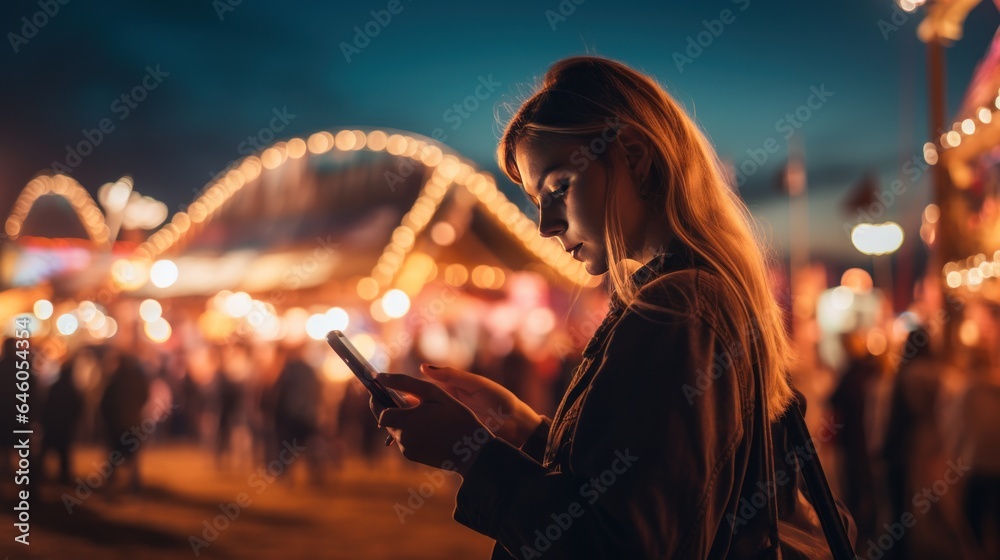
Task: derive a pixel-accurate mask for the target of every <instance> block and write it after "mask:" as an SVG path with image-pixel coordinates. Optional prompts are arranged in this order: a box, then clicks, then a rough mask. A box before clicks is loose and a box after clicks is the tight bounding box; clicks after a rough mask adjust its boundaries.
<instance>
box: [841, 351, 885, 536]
mask: <svg viewBox="0 0 1000 560" xmlns="http://www.w3.org/2000/svg"><path fill="white" fill-rule="evenodd" d="M842 340H843V342H844V349H845V350H846V351H847V354H848V363H847V369H846V370H845V371H844V375H843V377H841V379H840V384H839V385H838V386H837V390H836V391H834V393H833V395H831V397H830V405H831V406H832V407H833V412H834V415H835V421H836V423H837V424H843V427H842V428H840V431H839V432H838V433H837V436H836V437H837V441H838V443H839V444H840V448H841V451H842V453H843V457H844V468H843V474H844V477H843V478H844V485H843V488H844V490H843V493H844V503H846V504H847V507H848V509H849V510H850V511H851V513H852V514H853V515H854V519H855V521H856V523H857V527H858V542H859V543H863V542H866V540H867V539H868V538H869V537H871V535H872V533H873V531H874V530H875V522H876V516H877V510H876V505H877V502H876V501H875V499H874V492H875V480H874V475H873V473H872V468H871V460H870V457H869V454H868V433H867V430H868V421H869V419H868V414H867V410H866V408H867V406H866V404H867V401H868V397H869V395H871V393H872V390H873V387H874V384H875V383H877V382H878V379H879V377H880V374H881V366H880V365H879V363H878V361H877V360H876V359H875V356H872V355H871V354H870V353H869V352H868V349H867V348H866V347H865V340H864V337H863V335H862V334H861V333H859V332H850V333H845V334H844V336H843V337H842Z"/></svg>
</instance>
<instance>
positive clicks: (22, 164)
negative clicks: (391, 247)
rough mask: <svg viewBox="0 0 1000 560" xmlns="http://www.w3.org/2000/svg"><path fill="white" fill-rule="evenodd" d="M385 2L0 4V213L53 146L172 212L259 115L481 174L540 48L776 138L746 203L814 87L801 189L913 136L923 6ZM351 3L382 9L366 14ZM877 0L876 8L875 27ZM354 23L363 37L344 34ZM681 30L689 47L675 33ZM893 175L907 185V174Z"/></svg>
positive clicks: (835, 192)
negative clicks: (104, 128) (407, 141)
mask: <svg viewBox="0 0 1000 560" xmlns="http://www.w3.org/2000/svg"><path fill="white" fill-rule="evenodd" d="M52 1H53V3H56V2H55V0H52ZM578 1H579V0H578ZM43 3H44V2H43ZM391 4H392V3H390V2H388V1H387V0H378V1H368V2H352V3H330V2H301V1H290V2H284V3H281V4H280V5H279V4H278V3H265V2H259V1H252V0H242V1H239V0H218V1H216V2H214V3H213V2H209V1H207V0H206V1H203V2H194V3H179V2H98V3H85V2H76V1H72V0H70V1H69V2H68V3H66V4H65V5H59V6H58V13H56V14H55V15H54V16H51V17H46V18H42V16H37V17H35V16H34V14H35V13H36V12H39V11H40V10H41V9H42V8H40V4H39V2H37V1H34V2H10V3H5V5H4V7H3V17H2V21H3V31H4V33H5V36H6V42H5V45H4V47H3V49H0V50H2V51H3V54H2V55H0V60H2V64H3V70H4V71H3V74H2V75H3V84H4V87H3V90H2V92H0V95H2V96H3V100H4V104H3V105H4V108H5V119H4V120H5V122H4V125H3V127H2V128H0V183H2V192H3V194H2V197H0V211H2V212H3V214H4V216H6V214H7V212H8V211H9V208H10V205H11V204H12V203H13V200H14V197H15V196H16V193H17V192H18V191H19V190H20V189H21V188H22V187H23V186H24V184H25V183H26V182H27V181H28V180H29V179H30V178H31V177H32V176H33V175H34V174H36V173H38V172H40V171H43V170H47V169H51V168H52V166H53V164H54V163H69V164H71V165H70V167H71V168H72V175H73V176H74V177H75V178H76V179H77V180H79V181H80V182H81V183H82V184H83V185H84V186H85V187H86V188H88V190H90V191H91V192H95V191H96V189H97V188H98V187H99V186H100V185H101V184H102V183H105V182H108V181H112V180H114V179H116V178H117V177H119V176H121V175H123V174H131V175H132V176H133V177H134V179H135V184H136V189H137V190H138V191H139V192H141V193H143V194H148V195H152V196H154V197H157V198H160V199H162V200H164V201H165V202H166V203H167V204H168V206H170V208H171V210H172V211H176V210H178V209H179V208H180V207H181V206H182V205H184V204H186V203H188V202H190V201H191V199H192V198H193V197H194V194H195V192H196V191H198V190H200V189H201V188H202V187H203V186H204V185H205V183H206V182H207V181H208V180H209V179H210V178H211V176H212V175H213V174H214V173H217V172H219V171H222V170H223V169H224V168H225V167H226V166H227V164H229V163H230V162H232V161H233V160H237V159H239V158H242V157H243V156H244V155H247V154H248V153H250V151H252V150H253V148H252V147H251V144H252V143H247V139H248V137H251V138H252V137H262V131H264V130H266V129H268V128H269V127H270V126H271V125H272V123H274V124H276V125H277V127H280V128H281V129H280V130H276V131H275V133H274V135H275V137H276V139H283V138H288V137H291V136H295V135H307V134H309V133H311V132H315V131H317V130H337V129H339V128H341V127H344V126H350V127H387V128H394V129H401V130H406V131H411V132H415V133H418V134H423V135H426V136H433V135H435V130H437V129H439V130H438V132H437V136H438V137H442V136H441V135H442V134H444V135H446V138H444V143H445V144H447V145H448V146H450V147H451V148H453V149H455V150H456V151H458V152H459V153H460V154H462V155H464V156H465V157H468V158H470V159H472V160H474V161H475V162H476V163H478V164H479V165H480V166H481V167H482V168H483V169H486V170H488V171H491V172H493V173H494V174H496V175H499V172H498V171H497V166H496V163H495V161H494V157H493V152H494V148H495V145H496V139H497V136H498V134H499V129H500V127H501V124H499V123H498V120H497V115H498V113H499V114H500V115H501V117H502V115H503V114H504V111H503V110H502V109H501V106H502V104H504V103H515V104H516V103H517V102H518V100H520V99H522V98H523V97H525V96H526V95H527V94H529V93H530V92H531V89H532V86H533V84H534V83H535V80H536V78H539V77H540V76H541V75H542V74H543V73H544V72H545V70H546V68H547V67H548V66H549V65H550V64H551V63H552V62H554V61H556V60H558V59H560V58H562V57H566V56H571V55H575V54H582V53H592V54H598V55H603V56H608V57H611V58H614V59H617V60H621V61H623V62H625V63H627V64H629V65H632V66H634V67H636V68H638V69H640V70H643V71H645V72H648V73H650V74H652V75H653V76H655V77H656V78H657V79H658V80H659V81H660V83H661V84H663V85H664V86H665V87H666V88H667V90H668V91H669V92H670V93H671V94H672V95H674V96H675V97H676V98H678V99H679V100H680V101H681V102H682V103H683V104H684V105H685V106H686V107H687V108H688V110H689V111H691V112H692V113H693V114H694V115H695V116H696V118H697V120H698V122H699V123H700V124H701V126H702V127H703V128H704V130H705V131H706V132H707V133H708V134H709V136H710V138H711V140H712V141H713V143H714V144H715V146H716V147H717V149H718V150H719V152H720V155H722V157H723V158H725V159H727V160H730V161H732V162H734V163H735V164H737V165H739V164H740V163H741V162H743V161H745V160H746V159H747V158H748V157H749V156H748V155H747V150H753V149H757V148H760V147H761V146H763V145H764V143H765V142H766V141H767V140H768V139H770V138H774V139H776V140H778V141H779V144H780V145H781V150H780V151H779V152H778V153H776V154H773V155H770V156H769V158H768V161H766V162H765V164H764V165H763V167H762V168H761V170H760V171H757V172H756V173H754V174H752V175H751V176H750V177H748V179H747V180H746V182H745V183H744V184H743V185H742V187H741V193H742V194H743V196H744V197H745V198H746V199H747V200H748V201H750V202H751V207H752V208H753V207H754V205H766V204H768V203H769V201H775V200H778V198H777V197H778V196H779V195H778V194H777V193H776V191H775V190H774V187H773V186H772V183H773V180H774V175H775V173H776V170H777V169H778V166H779V165H780V164H781V163H782V162H783V161H784V159H785V152H784V146H785V140H784V134H783V130H786V129H787V126H788V124H787V121H785V120H783V119H785V118H786V114H788V113H792V112H794V111H795V110H796V109H797V108H798V107H799V106H801V105H803V104H805V103H806V102H807V101H808V100H809V98H810V95H813V93H814V92H816V91H825V92H828V93H829V95H824V96H823V100H822V101H821V103H820V105H819V108H818V109H815V110H813V111H811V116H810V117H809V118H808V119H806V120H805V121H804V122H801V123H797V125H798V126H800V127H801V128H800V130H801V133H802V135H803V138H804V142H805V150H806V155H807V164H808V177H809V186H810V189H811V193H813V194H814V195H815V196H816V197H817V198H816V200H817V201H819V200H822V196H823V193H827V196H829V197H834V198H836V197H839V196H841V193H842V191H843V190H844V189H846V188H847V187H849V186H850V185H852V184H854V183H855V182H856V181H857V180H858V179H859V178H860V177H861V176H862V175H863V174H864V173H865V172H866V171H869V170H876V171H877V172H878V173H879V175H880V179H881V181H882V184H883V186H885V185H887V184H888V183H889V182H890V181H891V180H893V179H895V178H896V177H897V176H899V175H900V167H901V164H902V162H903V161H905V160H906V159H909V158H912V157H913V156H916V155H919V154H920V153H921V150H920V146H921V145H922V144H923V142H925V141H926V139H927V136H928V130H927V129H928V126H927V104H926V79H925V68H926V48H925V45H924V44H923V43H921V42H920V41H919V40H918V39H917V37H916V29H917V25H918V23H919V21H920V20H921V19H922V18H923V13H922V11H918V12H917V14H910V15H903V14H902V12H898V8H895V6H894V4H893V3H892V2H891V1H890V0H863V1H859V0H854V1H851V2H790V1H788V2H763V1H760V0H724V1H723V0H712V1H708V2H693V1H691V2H623V1H617V2H605V1H601V0H586V1H582V2H580V3H579V4H575V3H573V2H571V1H570V0H564V1H563V2H562V4H560V3H559V2H557V1H556V0H551V1H542V2H536V1H526V0H524V1H513V2H476V3H471V2H470V3H466V4H455V3H453V4H450V5H445V4H443V3H437V4H436V3H424V2H410V1H408V0H402V1H401V3H399V4H398V7H396V8H395V9H396V11H397V12H398V13H395V14H391V13H390V12H389V11H388V10H387V8H388V7H390V5H391ZM560 6H561V8H560ZM373 10H374V11H375V12H376V13H382V14H383V16H382V17H383V19H385V18H384V14H388V15H390V16H391V19H389V20H388V22H387V23H386V24H385V25H382V24H377V23H371V22H374V20H375V17H374V16H373V15H372V13H371V12H372V11H373ZM560 10H562V13H560ZM724 10H728V12H724ZM383 11H384V12H383ZM894 12H898V13H896V18H897V19H896V20H895V22H896V23H897V24H898V25H895V26H890V25H882V26H881V27H880V25H879V21H880V20H882V21H883V22H886V23H887V24H891V23H892V22H893V16H894ZM563 14H565V15H563ZM33 17H35V19H36V20H37V21H42V20H45V19H47V21H45V25H43V26H41V27H39V28H38V29H37V30H35V32H34V33H31V31H32V29H31V28H30V27H29V28H28V29H27V30H25V29H24V27H25V20H22V18H27V19H28V20H29V21H30V20H31V19H32V18H33ZM366 24H368V25H369V26H368V29H375V30H377V35H376V36H374V37H372V38H370V39H369V38H367V37H365V38H359V37H357V31H356V30H355V27H358V28H360V29H364V28H365V26H366ZM998 24H1000V16H998V13H997V9H996V7H995V6H994V5H993V3H991V2H984V3H982V4H981V5H979V6H978V7H977V8H976V9H975V10H974V11H973V12H972V13H971V14H970V16H969V18H968V20H967V21H966V25H965V36H964V38H963V39H962V40H961V41H959V42H958V43H956V44H955V45H953V46H952V47H950V48H949V49H948V51H947V64H948V68H947V73H948V75H947V98H948V107H949V110H948V112H949V115H948V117H949V119H951V118H952V117H954V112H955V111H956V110H957V108H958V106H959V104H960V103H961V100H962V97H963V95H964V92H965V87H966V85H967V84H968V81H969V79H970V77H971V75H972V73H973V71H974V68H975V65H976V63H977V62H978V61H979V60H980V58H981V57H982V56H983V54H984V53H985V52H986V49H987V47H988V45H989V42H990V40H991V39H992V36H993V34H994V32H995V31H996V29H997V27H998ZM894 27H897V28H895V29H894ZM25 31H27V32H25ZM699 34H701V35H700V36H699ZM29 35H30V37H29ZM364 39H368V43H367V44H365V41H364ZM699 39H700V40H701V43H702V45H706V44H707V46H699V47H698V48H697V49H696V48H694V47H692V46H691V45H692V44H694V43H697V42H698V40H699ZM346 45H351V47H346ZM359 45H360V46H359ZM15 51H16V52H15ZM150 71H152V74H150ZM144 79H145V80H146V83H147V85H153V86H155V87H152V88H149V89H148V91H147V92H146V95H145V99H143V100H142V101H139V102H132V101H131V100H122V95H123V94H127V93H128V92H129V91H131V90H132V89H133V88H134V87H136V86H139V85H140V84H142V83H143V80H144ZM481 84H489V85H488V87H486V86H484V87H481V88H480V89H479V90H478V91H479V92H481V93H482V92H485V95H484V97H485V99H483V100H482V101H481V103H480V104H479V107H478V108H477V109H475V110H474V111H472V112H469V113H467V114H465V115H456V113H455V112H451V111H450V109H451V108H452V107H453V105H455V104H460V103H462V102H463V101H464V100H466V98H467V97H468V96H470V95H474V94H475V93H476V91H477V87H478V86H480V85H481ZM491 90H492V91H491ZM126 101H127V102H128V103H126ZM814 104H815V100H814ZM277 114H282V115H283V117H282V118H279V119H277V120H275V119H274V117H275V116H276V115H277ZM102 119H109V120H110V123H111V124H112V125H113V129H112V130H110V132H107V133H102V134H101V137H100V139H99V141H97V142H94V144H95V146H94V148H93V150H92V153H90V154H89V155H86V156H85V157H81V158H79V160H78V161H77V160H74V158H72V157H71V156H69V155H68V154H67V148H68V147H74V146H77V145H79V143H81V142H82V141H85V140H86V139H87V138H88V134H87V133H85V132H84V130H88V131H89V130H93V129H98V127H99V123H100V122H101V121H102ZM948 122H951V121H950V120H949V121H948ZM277 127H275V128H277ZM269 135H270V133H268V132H265V133H264V134H263V138H265V139H266V138H268V137H269ZM89 137H90V138H96V137H97V136H95V133H89ZM923 183H926V181H923ZM508 186H509V185H508ZM915 187H916V188H914V189H913V190H912V191H911V192H912V193H913V196H918V195H919V193H920V192H925V191H926V185H925V184H922V185H915ZM505 188H506V187H505ZM508 193H509V194H510V195H511V196H512V197H513V198H514V200H515V201H516V202H518V203H521V204H522V206H525V207H526V206H527V201H526V200H524V199H523V197H522V196H521V195H519V194H517V192H516V190H515V189H513V188H512V187H511V188H510V189H509V190H508ZM831 200H832V198H831ZM761 212H763V213H764V214H766V213H767V210H766V209H765V208H763V207H761ZM812 235H813V236H816V235H819V234H817V233H815V232H813V234H812Z"/></svg>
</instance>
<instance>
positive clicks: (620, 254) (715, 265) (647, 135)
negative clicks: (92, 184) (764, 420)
mask: <svg viewBox="0 0 1000 560" xmlns="http://www.w3.org/2000/svg"><path fill="white" fill-rule="evenodd" d="M609 127H611V128H612V129H613V130H612V131H610V132H609ZM621 128H631V129H632V130H634V131H637V132H638V133H639V134H640V135H641V137H642V138H643V139H644V140H645V141H646V142H647V143H648V145H649V146H650V148H651V152H652V163H651V169H650V174H649V179H648V180H647V182H644V184H648V185H650V186H652V189H653V190H652V192H651V193H650V194H651V197H650V198H651V201H652V202H654V203H655V204H656V205H657V206H658V207H659V208H662V210H663V216H664V218H665V219H666V221H667V225H668V227H669V230H670V233H671V235H672V237H673V239H674V240H675V241H676V242H678V243H680V244H682V245H683V246H684V247H685V248H688V249H690V250H691V251H692V252H693V253H694V254H695V255H696V256H698V257H700V259H701V260H702V261H704V262H705V263H706V265H707V266H708V267H709V268H710V269H711V270H712V271H713V272H715V273H716V275H717V276H718V277H719V279H720V280H721V283H722V289H723V292H724V293H723V295H724V296H725V297H726V300H727V303H731V304H732V309H731V310H727V311H731V312H732V313H733V315H734V317H733V318H734V320H735V321H736V324H737V325H746V326H747V328H748V329H750V330H751V331H752V336H746V335H747V333H746V332H742V333H741V334H740V338H741V339H742V340H741V342H742V343H745V344H746V345H747V346H750V345H752V346H753V348H752V349H753V350H754V352H753V354H754V355H755V356H756V358H757V360H758V362H759V366H760V368H761V371H762V372H763V373H764V377H765V379H764V381H765V387H766V390H767V409H768V411H769V414H770V416H771V418H772V419H775V418H777V417H778V416H780V415H781V414H782V413H783V412H784V410H785V408H786V407H787V406H788V404H789V403H790V402H791V400H792V390H791V386H790V385H789V381H788V377H787V372H788V370H789V368H790V366H791V362H792V360H793V358H792V354H791V345H790V343H789V340H788V334H787V333H786V331H785V324H784V314H783V312H782V310H781V308H780V307H779V306H778V304H777V302H776V301H775V298H774V294H773V293H772V292H771V289H770V287H769V285H768V268H767V262H768V259H767V258H766V254H765V251H764V250H763V249H762V246H761V244H760V243H759V242H758V240H757V238H756V237H755V236H754V233H753V229H752V225H753V224H754V222H753V219H752V217H751V216H750V213H749V211H748V210H747V207H746V205H745V204H744V202H743V200H742V199H741V198H740V197H739V196H738V195H737V194H736V192H735V189H734V188H733V187H731V186H730V181H729V180H728V179H727V178H726V174H724V173H723V172H722V170H721V169H722V166H721V163H720V161H719V158H718V155H717V154H716V153H715V150H714V149H713V148H712V146H711V145H710V144H709V142H708V140H707V139H706V138H705V136H704V134H703V133H702V132H701V130H699V128H698V126H697V125H696V124H695V123H694V121H693V120H692V119H691V118H690V117H689V116H688V115H687V114H686V113H685V111H684V109H683V108H682V107H681V106H680V105H679V104H678V103H677V102H676V101H675V100H674V99H673V98H672V97H671V96H670V95H669V94H668V93H667V92H666V91H665V90H664V89H663V88H662V87H661V86H660V85H659V84H658V83H656V81H655V80H653V79H652V78H650V77H648V76H646V75H644V74H642V73H640V72H637V71H635V70H633V69H631V68H629V67H627V66H625V65H624V64H621V63H619V62H616V61H613V60H609V59H606V58H601V57H595V56H578V57H572V58H567V59H564V60H560V61H558V62H556V63H555V64H553V65H552V66H551V67H550V68H549V70H548V72H546V74H545V77H544V78H543V81H542V84H541V86H540V88H539V89H538V90H537V91H536V92H535V93H534V94H533V95H532V96H531V97H530V98H528V99H527V100H526V101H525V102H524V103H522V104H521V106H520V108H519V109H518V110H517V111H516V112H515V113H514V115H513V116H512V118H511V119H510V121H509V123H508V125H507V127H506V129H505V131H504V134H503V136H502V138H501V139H500V143H499V145H498V147H497V160H498V162H499V164H500V167H501V169H502V170H503V171H504V173H505V174H506V175H507V176H508V177H509V178H510V179H511V180H512V181H514V182H515V183H517V184H519V185H520V184H522V180H521V176H520V172H519V170H518V168H517V162H516V160H515V149H516V147H517V144H518V143H519V142H520V141H521V140H523V139H526V138H542V137H549V138H561V139H573V140H584V141H590V140H592V139H597V138H602V139H603V140H605V142H604V143H603V144H602V142H600V141H597V142H595V143H592V144H591V146H597V147H602V146H604V149H602V150H600V151H601V152H602V153H601V155H602V156H603V155H605V154H603V152H605V151H606V152H609V153H608V154H606V156H610V157H611V158H612V159H614V160H615V161H616V162H618V163H620V161H621V159H622V156H621V153H622V149H621V148H620V147H619V148H615V147H613V146H611V144H614V143H615V142H614V139H613V138H614V137H615V135H616V134H617V131H618V130H620V129H621ZM609 138H611V140H607V139H609ZM618 144H620V142H619V143H618ZM607 148H613V149H607ZM611 190H612V189H608V191H611ZM610 194H611V193H610V192H609V193H608V196H609V203H608V204H607V206H606V208H607V209H606V213H607V214H606V218H607V219H606V221H605V223H606V227H605V232H604V236H605V242H606V246H607V248H608V259H609V263H608V265H609V267H608V270H609V279H610V282H611V286H612V288H613V289H614V290H615V292H616V293H617V294H618V297H619V298H621V300H622V302H623V303H624V304H625V305H631V304H640V303H641V302H640V301H639V300H638V298H637V290H636V287H635V286H633V285H632V283H631V282H630V281H629V275H630V270H629V269H628V268H627V266H625V265H624V263H625V262H626V260H627V253H626V247H625V241H624V234H623V229H622V224H621V223H619V221H618V216H617V214H618V212H616V211H615V208H614V201H613V200H610V198H611V196H610Z"/></svg>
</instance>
